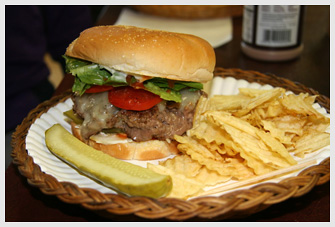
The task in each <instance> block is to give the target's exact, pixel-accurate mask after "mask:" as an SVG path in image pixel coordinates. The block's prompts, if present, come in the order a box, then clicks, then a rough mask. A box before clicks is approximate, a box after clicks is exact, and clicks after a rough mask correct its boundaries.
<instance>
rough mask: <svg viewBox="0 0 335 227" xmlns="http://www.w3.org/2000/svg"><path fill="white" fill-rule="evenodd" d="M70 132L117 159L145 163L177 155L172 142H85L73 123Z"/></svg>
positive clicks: (91, 140) (89, 140)
mask: <svg viewBox="0 0 335 227" xmlns="http://www.w3.org/2000/svg"><path fill="white" fill-rule="evenodd" d="M71 131H72V134H73V135H74V136H75V137H76V138H77V139H79V140H81V141H82V142H84V143H86V144H87V145H89V146H91V147H93V148H94V149H96V150H100V151H102V152H104V153H106V154H108V155H110V156H112V157H114V158H118V159H123V160H141V161H147V160H155V159H161V158H166V157H168V156H170V155H175V154H177V153H178V149H177V146H176V144H175V143H174V142H171V143H168V142H166V141H160V140H149V141H145V142H129V143H115V144H104V143H99V142H97V141H95V140H93V139H91V138H89V139H88V140H85V139H84V138H83V137H82V136H81V134H80V127H78V126H77V125H76V124H75V123H74V122H71Z"/></svg>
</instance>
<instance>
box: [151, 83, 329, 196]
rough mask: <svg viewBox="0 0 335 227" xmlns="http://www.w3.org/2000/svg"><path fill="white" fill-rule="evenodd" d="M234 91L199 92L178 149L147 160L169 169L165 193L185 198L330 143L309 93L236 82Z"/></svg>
mask: <svg viewBox="0 0 335 227" xmlns="http://www.w3.org/2000/svg"><path fill="white" fill-rule="evenodd" d="M239 92H240V93H239V94H238V95H216V96H213V97H212V98H204V97H201V99H200V100H199V103H198V106H197V109H196V113H195V116H194V121H193V128H192V129H190V130H189V131H188V132H187V135H185V136H175V140H176V141H177V142H178V143H179V144H178V149H179V151H181V154H180V155H177V156H175V157H174V158H172V159H168V160H166V161H163V162H160V163H159V165H153V164H148V168H150V169H152V170H154V171H156V172H159V173H161V174H168V175H171V177H172V179H173V184H174V186H173V189H172V192H171V193H170V195H169V196H170V197H176V198H183V199H186V198H189V197H191V196H196V195H197V194H199V193H201V192H202V191H203V189H204V188H205V187H207V186H214V185H217V184H220V183H224V182H227V181H229V180H243V179H248V178H250V177H253V176H257V175H262V174H266V173H269V172H271V171H274V170H277V169H282V168H286V167H289V166H292V165H295V164H296V163H297V161H296V159H297V158H293V157H294V156H296V157H298V158H304V156H305V155H306V154H308V153H311V152H314V151H316V150H319V149H320V148H322V147H325V146H327V145H329V144H330V135H329V133H327V132H325V131H326V130H327V128H328V127H329V124H330V119H329V118H328V117H326V116H324V115H323V114H321V113H319V112H318V111H316V110H315V109H314V108H313V106H312V105H313V103H314V102H315V98H316V97H315V96H310V95H309V94H307V93H306V94H302V93H301V94H299V95H295V94H292V93H290V92H286V90H285V89H283V88H274V89H270V90H258V89H252V88H240V89H239Z"/></svg>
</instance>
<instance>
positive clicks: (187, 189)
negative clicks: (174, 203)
mask: <svg viewBox="0 0 335 227" xmlns="http://www.w3.org/2000/svg"><path fill="white" fill-rule="evenodd" d="M147 168H148V169H151V170H153V171H155V172H157V173H159V174H164V175H170V176H171V178H172V184H173V187H172V190H171V192H170V193H169V195H167V197H174V198H180V199H187V198H189V197H191V196H194V195H196V194H199V193H201V192H203V187H204V185H203V184H201V183H199V182H197V181H195V180H193V179H191V178H188V177H186V176H184V175H183V174H178V173H176V172H175V171H173V170H171V169H169V168H167V167H164V166H161V165H154V164H151V163H148V164H147Z"/></svg>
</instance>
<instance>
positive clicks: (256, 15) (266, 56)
mask: <svg viewBox="0 0 335 227" xmlns="http://www.w3.org/2000/svg"><path fill="white" fill-rule="evenodd" d="M303 14H304V6H300V5H259V6H257V5H247V6H244V11H243V25H242V42H241V48H242V51H243V53H245V54H246V55H247V56H249V57H251V58H254V59H258V60H263V61H285V60H291V59H294V58H297V57H298V56H299V55H300V54H301V52H302V50H303V44H302V24H303Z"/></svg>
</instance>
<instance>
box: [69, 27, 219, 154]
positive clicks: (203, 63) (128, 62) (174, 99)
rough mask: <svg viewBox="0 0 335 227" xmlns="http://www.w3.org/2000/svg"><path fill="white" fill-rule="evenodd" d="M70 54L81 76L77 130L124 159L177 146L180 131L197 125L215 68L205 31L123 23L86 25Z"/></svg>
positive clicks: (169, 150)
mask: <svg viewBox="0 0 335 227" xmlns="http://www.w3.org/2000/svg"><path fill="white" fill-rule="evenodd" d="M63 57H64V58H65V62H66V71H67V72H68V73H71V74H72V75H73V76H74V77H75V80H74V84H73V87H72V91H73V95H72V100H73V108H72V110H70V111H68V112H67V113H66V115H67V116H69V117H70V118H71V119H72V122H71V128H72V133H73V135H74V136H76V137H77V138H78V139H80V140H81V141H83V142H85V143H86V144H88V145H90V146H92V147H94V148H96V149H98V150H101V151H103V152H105V153H107V154H109V155H111V156H113V157H116V158H119V159H125V160H127V159H128V160H129V159H136V160H152V159H160V158H164V157H167V156H169V155H171V154H175V153H176V152H177V149H176V144H175V142H174V140H173V136H174V135H175V134H176V135H183V134H184V133H185V132H186V131H187V130H188V129H190V128H192V122H193V115H194V111H195V108H196V105H197V102H198V100H199V98H200V97H201V96H202V95H206V94H205V93H204V92H203V91H202V88H203V83H205V82H207V81H209V80H211V79H212V78H213V71H214V67H215V53H214V50H213V48H212V47H211V45H210V44H209V43H208V42H207V41H205V40H203V39H201V38H199V37H196V36H193V35H188V34H181V33H172V32H167V31H160V30H150V29H145V28H138V27H133V26H121V25H118V26H96V27H92V28H89V29H86V30H84V31H83V32H81V34H80V36H79V37H78V38H77V39H75V40H74V41H73V42H72V43H71V44H70V45H69V46H68V48H67V49H66V52H65V54H64V56H63Z"/></svg>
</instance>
